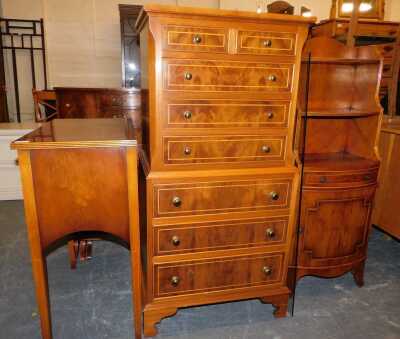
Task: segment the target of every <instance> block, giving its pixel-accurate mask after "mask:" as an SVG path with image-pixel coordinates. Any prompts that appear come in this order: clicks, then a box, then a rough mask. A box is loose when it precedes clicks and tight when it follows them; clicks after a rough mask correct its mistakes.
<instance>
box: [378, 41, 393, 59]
mask: <svg viewBox="0 0 400 339" xmlns="http://www.w3.org/2000/svg"><path fill="white" fill-rule="evenodd" d="M376 47H377V48H378V49H379V50H380V51H381V53H382V55H383V57H384V58H393V57H394V49H395V44H394V43H391V44H382V45H376Z"/></svg>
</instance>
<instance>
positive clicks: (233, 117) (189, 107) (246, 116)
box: [164, 100, 290, 128]
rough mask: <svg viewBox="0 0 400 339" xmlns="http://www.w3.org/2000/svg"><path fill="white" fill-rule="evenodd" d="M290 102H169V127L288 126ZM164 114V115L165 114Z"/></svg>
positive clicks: (166, 107) (167, 110)
mask: <svg viewBox="0 0 400 339" xmlns="http://www.w3.org/2000/svg"><path fill="white" fill-rule="evenodd" d="M289 108H290V102H289V101H235V100H181V101H177V102H167V103H166V105H165V110H166V112H167V114H166V115H167V127H172V128H173V127H190V128H213V127H215V128H223V127H250V126H255V127H287V121H288V115H289ZM164 116H165V115H164Z"/></svg>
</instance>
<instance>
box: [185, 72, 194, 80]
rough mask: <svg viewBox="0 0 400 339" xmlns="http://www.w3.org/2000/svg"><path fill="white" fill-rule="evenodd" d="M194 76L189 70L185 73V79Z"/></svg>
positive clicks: (190, 78)
mask: <svg viewBox="0 0 400 339" xmlns="http://www.w3.org/2000/svg"><path fill="white" fill-rule="evenodd" d="M192 78H193V75H192V73H189V72H186V73H185V79H186V80H192Z"/></svg>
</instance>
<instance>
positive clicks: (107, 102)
mask: <svg viewBox="0 0 400 339" xmlns="http://www.w3.org/2000/svg"><path fill="white" fill-rule="evenodd" d="M98 100H99V106H100V107H99V108H100V109H106V108H112V107H129V108H135V107H139V106H140V94H124V93H115V94H99V95H98Z"/></svg>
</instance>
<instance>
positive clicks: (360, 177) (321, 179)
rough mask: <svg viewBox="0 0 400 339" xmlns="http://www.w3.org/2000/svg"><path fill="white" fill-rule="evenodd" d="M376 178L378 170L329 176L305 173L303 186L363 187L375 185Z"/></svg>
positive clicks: (326, 174) (327, 174)
mask: <svg viewBox="0 0 400 339" xmlns="http://www.w3.org/2000/svg"><path fill="white" fill-rule="evenodd" d="M377 178H378V169H374V170H372V171H363V172H356V173H343V174H329V173H305V175H304V185H305V186H322V187H323V186H327V187H336V186H343V185H346V186H364V185H370V184H372V183H375V182H376V181H377Z"/></svg>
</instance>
